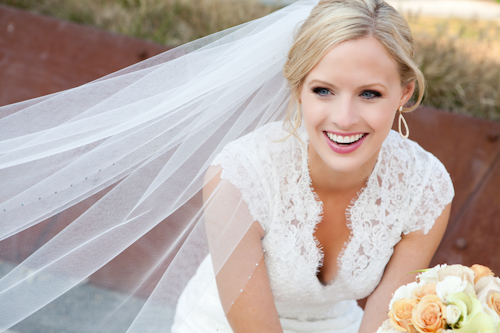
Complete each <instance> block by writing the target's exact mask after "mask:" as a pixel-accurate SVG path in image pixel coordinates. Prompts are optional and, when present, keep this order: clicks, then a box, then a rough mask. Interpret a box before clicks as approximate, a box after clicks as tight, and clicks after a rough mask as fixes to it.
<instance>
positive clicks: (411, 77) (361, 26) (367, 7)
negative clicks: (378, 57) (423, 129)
mask: <svg viewBox="0 0 500 333" xmlns="http://www.w3.org/2000/svg"><path fill="white" fill-rule="evenodd" d="M370 36H373V37H374V38H376V39H377V40H378V41H379V42H381V43H382V44H383V45H384V46H385V48H386V50H387V52H388V54H389V55H390V56H391V57H392V58H393V59H394V60H395V61H396V63H397V64H398V71H399V75H400V77H401V85H402V86H405V85H407V84H408V83H410V82H412V81H415V83H416V90H417V91H418V98H417V101H416V102H415V103H414V104H413V105H412V106H411V107H408V108H404V109H403V111H404V112H410V111H413V110H414V109H416V108H417V107H418V106H419V105H420V103H421V102H422V98H423V95H424V91H425V79H424V76H423V74H422V72H421V71H420V69H419V68H418V67H417V65H416V64H415V63H414V62H413V57H414V55H415V50H414V46H413V38H412V36H411V30H410V27H409V26H408V23H407V22H406V20H405V19H404V18H403V17H402V16H401V15H400V14H399V13H398V12H397V11H396V10H395V9H394V8H393V7H391V6H390V5H388V4H387V3H385V2H384V1H383V0H321V1H320V2H319V3H318V5H317V6H316V7H314V8H313V10H312V11H311V14H310V15H309V17H308V18H307V19H306V20H305V21H304V23H303V24H302V26H301V27H300V28H299V29H298V30H297V32H296V34H295V41H294V43H293V45H292V47H291V49H290V51H289V52H288V59H287V61H286V63H285V66H284V69H283V75H284V76H285V78H286V79H287V81H288V85H289V88H290V89H291V99H290V104H289V107H288V111H287V115H286V118H285V124H284V125H285V127H288V128H287V129H288V130H289V131H290V134H295V131H296V130H297V128H298V127H299V126H300V124H301V121H302V114H301V110H300V101H299V96H300V90H301V88H302V84H303V82H304V79H305V77H306V76H307V74H309V72H310V71H311V70H312V69H313V68H314V66H315V65H316V64H317V63H318V62H319V61H320V60H321V58H323V56H324V55H325V54H326V53H327V52H328V51H329V50H330V49H331V48H332V47H334V46H336V45H338V44H340V43H342V42H345V41H349V40H355V39H360V38H365V37H370ZM292 119H293V122H292Z"/></svg>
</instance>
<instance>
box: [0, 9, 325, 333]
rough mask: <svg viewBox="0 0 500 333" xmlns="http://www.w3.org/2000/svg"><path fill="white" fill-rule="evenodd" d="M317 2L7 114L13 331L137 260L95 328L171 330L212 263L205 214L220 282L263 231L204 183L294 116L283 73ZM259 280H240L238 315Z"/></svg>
mask: <svg viewBox="0 0 500 333" xmlns="http://www.w3.org/2000/svg"><path fill="white" fill-rule="evenodd" d="M316 3H317V0H302V1H298V2H296V3H295V4H293V5H290V6H288V7H285V8H283V9H281V10H279V11H277V12H274V13H272V14H270V15H268V16H266V17H264V18H261V19H258V20H256V21H252V22H250V23H246V24H243V25H241V26H238V27H235V28H232V29H229V30H226V31H222V32H220V33H217V34H214V35H211V36H208V37H205V38H202V39H200V40H197V41H194V42H192V43H189V44H186V45H183V46H181V47H178V48H176V49H173V50H171V51H168V52H166V53H163V54H161V55H158V56H156V57H154V58H151V59H148V60H146V61H143V62H141V63H138V64H136V65H134V66H131V67H129V68H126V69H123V70H121V71H118V72H116V73H114V74H111V75H108V76H105V77H103V78H101V79H98V80H96V81H93V82H90V83H88V84H85V85H83V86H81V87H78V88H74V89H70V90H67V91H62V92H59V93H55V94H52V95H49V96H44V97H41V98H36V99H33V100H28V101H25V102H21V103H17V104H13V105H8V106H5V107H2V108H0V240H1V241H0V259H2V260H6V261H10V263H11V264H14V265H13V266H12V267H13V269H11V270H10V271H9V272H8V273H7V274H5V275H4V276H3V277H2V278H1V279H0V304H2V306H1V307H0V330H1V331H3V330H5V329H8V328H9V327H12V326H13V325H15V324H16V323H18V322H20V321H22V320H23V319H24V318H26V317H28V316H30V315H31V314H33V313H34V312H36V311H38V310H39V309H42V308H44V307H45V308H46V310H48V311H50V303H51V302H52V301H53V300H55V299H57V298H58V297H60V296H61V295H63V294H65V293H67V292H68V291H70V290H71V289H72V288H74V287H75V286H77V285H79V284H80V283H82V282H85V281H86V280H87V279H89V277H92V276H93V274H96V272H99V271H100V270H102V269H104V268H106V266H107V265H108V264H109V262H110V261H111V260H113V259H114V258H115V257H117V256H119V255H120V254H121V253H122V252H126V251H129V252H130V251H136V253H135V256H133V258H135V259H134V260H135V261H134V260H129V261H127V264H126V267H125V268H124V270H123V271H120V270H117V269H114V270H113V276H110V277H109V281H122V282H120V283H118V282H117V283H116V285H115V284H113V283H110V285H109V286H108V287H110V288H111V289H113V290H115V291H117V292H119V293H120V294H121V295H122V296H123V297H122V298H120V301H119V302H115V303H113V304H112V305H110V306H109V307H108V308H107V309H106V310H105V311H101V312H100V316H99V317H96V318H94V320H93V323H89V326H88V327H87V328H86V329H87V330H88V331H93V332H101V331H102V332H113V331H122V329H118V328H117V327H124V326H123V325H125V327H126V328H127V331H128V332H148V331H157V329H158V328H162V331H164V330H165V329H166V328H167V327H169V325H171V323H172V318H173V311H168V309H175V304H176V302H177V299H178V297H179V295H180V293H181V292H182V290H183V288H184V286H185V285H186V284H187V282H188V280H189V279H190V277H191V276H192V275H193V274H194V272H195V270H196V268H197V266H198V265H199V263H200V262H201V261H202V260H203V259H204V258H205V257H206V255H207V254H208V253H209V247H208V246H209V244H208V241H207V232H206V228H205V226H206V221H205V220H207V219H206V218H205V213H204V212H210V221H212V222H213V223H215V224H216V226H217V228H218V230H219V231H218V232H217V233H215V234H213V235H209V236H210V237H211V239H212V240H211V242H210V247H211V254H212V259H213V262H214V269H215V273H216V274H217V273H219V271H220V270H221V268H222V267H223V265H224V263H225V262H226V261H227V260H228V258H229V256H230V255H231V254H232V253H233V252H234V251H235V248H236V247H237V246H238V244H239V242H240V240H241V239H242V237H243V235H244V234H245V232H246V231H247V229H248V228H249V227H250V225H251V224H252V222H253V221H251V219H238V218H236V217H235V214H237V212H238V211H239V210H243V211H244V210H245V204H244V202H243V201H242V200H241V198H240V197H239V196H238V193H237V192H235V193H234V194H232V193H231V191H230V190H226V191H223V193H224V195H226V196H228V197H227V198H225V200H228V201H227V202H229V201H232V202H233V204H232V205H230V207H232V208H231V209H229V208H228V207H227V206H220V202H224V200H206V202H205V204H204V203H203V200H202V196H201V191H202V188H203V184H204V181H207V179H205V180H204V178H205V174H206V171H207V169H208V166H209V165H210V162H211V161H212V160H213V158H214V157H215V156H216V155H217V153H218V152H220V151H221V149H222V148H223V147H224V146H225V145H226V144H227V143H228V142H231V141H233V140H235V139H237V138H239V137H241V136H242V135H245V134H246V133H249V132H251V131H253V130H255V129H256V128H258V127H260V126H262V125H264V124H266V123H268V122H271V121H275V120H280V119H282V118H283V116H284V113H285V111H286V108H287V105H288V100H289V96H290V92H289V90H288V88H287V85H286V82H285V80H284V78H283V75H282V68H283V65H284V63H285V60H286V57H287V52H288V49H289V48H290V46H291V43H292V40H293V32H294V30H295V28H296V27H297V25H298V24H300V22H302V21H303V20H304V19H306V18H307V16H308V15H309V13H310V11H311V9H312V8H313V7H314V6H315V5H316ZM208 177H210V176H208ZM219 186H225V185H224V184H223V183H221V184H220V185H219ZM227 186H229V185H227ZM214 193H215V194H214V195H215V196H216V195H217V194H216V193H217V191H215V192H214ZM248 215H249V214H246V216H248ZM210 221H208V222H210ZM220 221H232V222H234V223H219V222H220ZM56 222H57V223H56ZM212 222H210V223H212ZM42 229H43V230H44V232H41V231H40V230H42ZM47 230H48V231H47ZM148 237H149V238H148ZM148 239H155V241H149V240H148ZM28 241H29V242H28ZM28 243H29V246H28ZM138 244H139V245H138ZM255 256H256V258H255V260H256V261H255V262H258V261H259V260H260V256H262V253H260V254H255ZM254 268H255V267H252V266H251V265H246V266H245V267H241V270H240V272H239V274H240V275H241V276H232V277H231V278H232V285H234V288H233V289H234V292H229V293H228V295H226V296H225V299H223V303H224V304H225V309H226V311H227V310H228V309H229V307H230V304H231V303H232V302H233V301H234V300H235V299H236V298H237V296H238V290H240V289H243V288H244V285H245V283H246V281H248V276H249V275H251V274H252V271H253V269H254ZM109 271H110V270H108V271H107V272H109ZM91 280H92V279H91ZM137 299H139V300H141V306H140V307H139V308H137V307H132V306H131V304H132V303H133V301H134V300H137ZM74 301H79V300H78V299H75V300H74ZM120 325H121V326H120ZM167 331H168V329H167Z"/></svg>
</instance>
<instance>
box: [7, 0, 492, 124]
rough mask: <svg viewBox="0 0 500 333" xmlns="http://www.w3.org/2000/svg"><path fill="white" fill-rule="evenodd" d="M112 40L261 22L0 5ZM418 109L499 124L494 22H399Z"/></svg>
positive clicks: (195, 3)
mask: <svg viewBox="0 0 500 333" xmlns="http://www.w3.org/2000/svg"><path fill="white" fill-rule="evenodd" d="M0 3H4V4H10V5H14V6H18V7H21V8H25V9H28V10H31V11H35V12H38V13H41V14H46V15H51V16H56V17H59V18H62V19H67V20H71V21H75V22H78V23H83V24H89V25H94V26H97V27H99V28H102V29H106V30H110V31H113V32H117V33H121V34H126V35H131V36H135V37H139V38H144V39H149V40H152V41H155V42H159V43H163V44H167V45H172V46H175V45H179V44H182V43H185V42H188V41H191V40H194V39H197V38H200V37H203V36H206V35H209V34H211V33H214V32H216V31H220V30H223V29H226V28H229V27H232V26H235V25H238V24H240V23H243V22H246V21H249V20H252V19H255V18H258V17H261V16H264V15H267V14H268V13H270V12H272V11H273V10H275V9H276V8H273V7H270V6H266V5H263V4H261V3H260V2H259V1H258V0H86V1H81V0H0ZM407 19H408V22H409V23H410V26H411V28H412V30H413V32H414V38H415V42H416V46H417V59H416V60H417V62H418V63H419V64H420V65H421V67H422V70H423V72H424V74H425V76H426V78H427V80H428V83H429V88H428V93H427V99H426V101H425V104H426V105H431V106H434V107H438V108H442V109H446V110H451V111H453V112H459V113H467V114H470V115H474V116H478V117H482V118H486V119H491V120H496V121H500V22H494V21H479V20H460V19H437V18H422V17H416V16H412V15H407Z"/></svg>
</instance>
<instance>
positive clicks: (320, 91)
mask: <svg viewBox="0 0 500 333" xmlns="http://www.w3.org/2000/svg"><path fill="white" fill-rule="evenodd" d="M311 91H312V92H313V93H314V94H316V95H318V96H319V97H327V96H329V95H333V92H332V91H330V89H328V88H324V87H315V88H312V89H311ZM359 96H360V97H362V98H364V99H375V98H379V97H382V94H381V93H380V92H378V91H376V90H370V89H368V90H363V91H362V92H361V93H360V94H359Z"/></svg>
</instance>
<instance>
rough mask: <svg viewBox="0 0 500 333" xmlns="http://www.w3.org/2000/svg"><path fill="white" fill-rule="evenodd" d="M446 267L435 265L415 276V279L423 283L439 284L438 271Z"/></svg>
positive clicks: (444, 265)
mask: <svg viewBox="0 0 500 333" xmlns="http://www.w3.org/2000/svg"><path fill="white" fill-rule="evenodd" d="M446 266H447V265H446V264H442V265H437V266H435V267H433V268H431V269H429V270H428V271H426V272H423V273H420V274H419V275H417V279H418V280H419V281H423V282H425V283H438V282H439V275H438V274H439V270H440V269H442V268H445V267H446Z"/></svg>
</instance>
